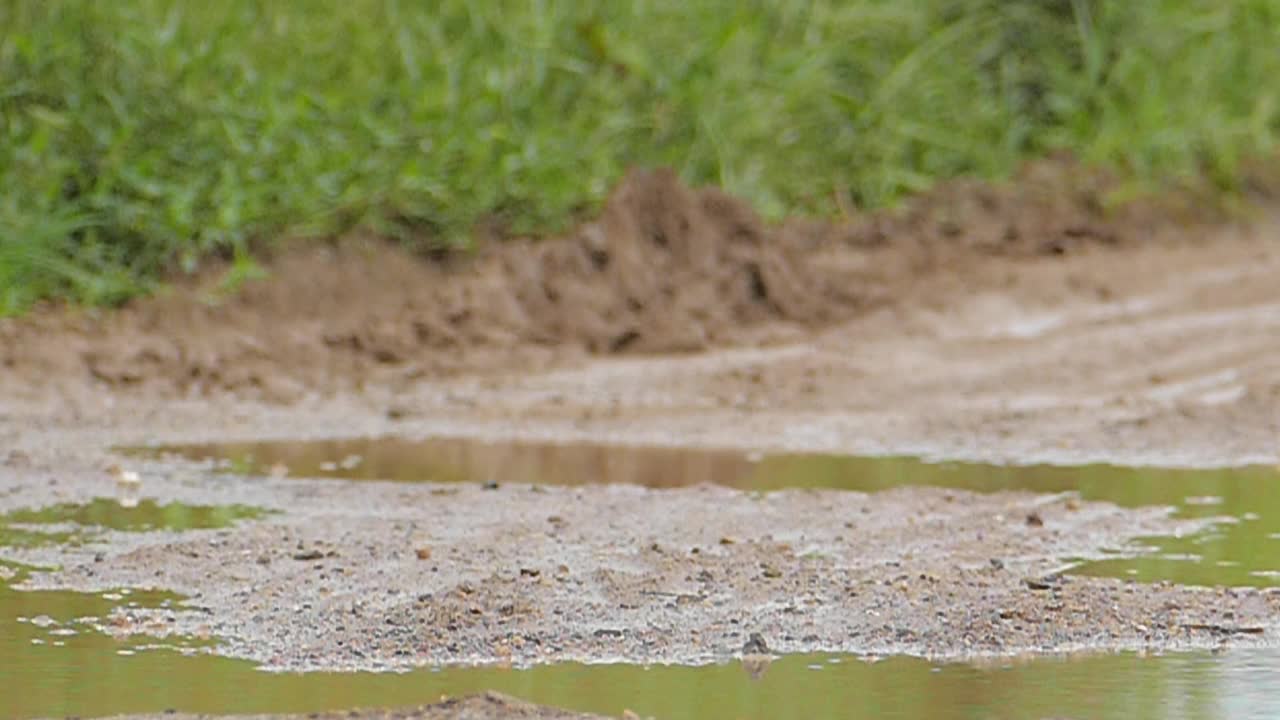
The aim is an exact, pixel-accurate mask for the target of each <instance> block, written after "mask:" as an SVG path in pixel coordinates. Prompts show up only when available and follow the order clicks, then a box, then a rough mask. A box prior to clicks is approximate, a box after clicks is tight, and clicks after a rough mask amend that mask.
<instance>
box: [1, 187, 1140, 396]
mask: <svg viewBox="0 0 1280 720" xmlns="http://www.w3.org/2000/svg"><path fill="white" fill-rule="evenodd" d="M1046 168H1047V170H1046ZM1062 168H1063V166H1062V165H1061V164H1044V165H1042V166H1037V167H1033V168H1032V170H1031V171H1029V172H1028V173H1025V174H1024V176H1023V177H1022V178H1020V181H1019V182H1018V183H1015V184H1012V185H1010V186H1007V187H1005V188H996V187H992V186H989V185H982V184H977V183H968V182H958V183H952V184H948V185H944V186H942V187H940V188H938V189H937V190H936V191H935V192H933V193H930V194H928V195H926V196H922V197H921V198H919V199H917V200H916V201H914V202H912V203H908V204H907V206H906V207H905V208H904V209H903V210H901V211H898V212H893V213H881V214H877V215H870V216H865V217H859V218H855V219H853V220H851V221H848V222H843V223H836V224H829V223H818V222H808V221H800V220H795V221H789V222H785V223H782V224H779V225H769V224H766V223H764V222H763V221H762V220H761V219H760V218H759V217H758V216H757V215H756V214H755V213H754V212H753V211H752V209H751V208H750V207H748V206H747V205H746V204H744V203H743V202H741V201H740V200H737V199H735V198H733V197H730V196H728V195H726V194H725V193H723V192H721V191H719V190H716V189H700V190H693V189H690V188H687V187H685V186H684V185H682V184H681V183H680V182H679V181H678V179H677V178H676V176H675V174H674V173H672V172H670V171H666V170H658V171H635V172H632V173H631V174H629V175H628V176H627V177H626V178H625V179H624V181H623V182H622V183H621V184H620V185H619V187H618V188H617V189H616V190H615V192H614V193H613V194H612V196H611V197H610V198H609V200H608V201H607V202H606V204H605V207H604V209H603V211H602V213H601V215H600V216H599V218H597V219H596V220H594V221H592V222H588V223H585V224H583V225H582V226H580V227H579V228H577V229H576V230H575V231H574V232H573V233H571V234H569V235H568V236H566V237H563V238H559V239H554V240H545V241H533V240H516V241H510V242H502V243H490V244H488V245H487V246H485V247H484V248H482V249H481V251H480V252H478V253H477V254H476V256H474V257H469V258H453V259H449V260H446V261H444V262H432V261H427V260H424V259H422V258H419V257H416V256H413V255H411V254H409V253H407V252H405V251H404V250H402V249H400V248H399V247H396V246H393V245H391V244H389V243H386V242H383V241H380V240H374V239H367V238H366V239H358V238H355V239H345V240H343V241H340V242H332V243H320V242H310V243H295V244H293V245H292V246H290V247H289V248H288V249H286V250H283V251H280V252H278V253H277V254H276V256H275V257H273V258H271V259H269V261H268V263H267V265H268V267H269V268H270V269H271V270H272V276H271V278H270V279H269V280H267V281H260V282H252V283H249V284H248V285H247V286H246V287H244V288H243V289H242V290H241V291H240V292H238V293H236V294H234V295H232V296H230V297H221V298H219V297H217V295H216V293H215V292H214V289H215V288H216V283H214V282H210V281H205V282H195V283H187V284H185V285H179V286H178V287H176V288H174V289H172V290H171V291H169V292H167V293H164V294H161V295H159V296H157V297H153V298H149V299H145V300H140V301H137V302H134V303H132V304H131V305H129V306H128V307H125V308H123V309H121V310H118V311H110V312H71V311H62V310H46V311H42V312H37V313H35V314H34V315H33V316H32V317H29V318H25V319H22V320H11V321H8V322H6V323H4V324H3V325H0V367H3V368H5V373H4V374H5V375H6V376H8V379H10V380H18V381H19V384H30V383H37V384H38V383H39V382H40V381H42V380H51V379H52V380H58V379H71V378H77V379H78V378H83V377H84V376H85V375H86V374H87V375H88V376H90V377H92V378H93V379H94V380H96V381H98V382H102V383H106V384H109V385H112V386H127V385H141V384H146V385H149V386H153V387H162V388H168V389H172V390H177V391H179V392H190V391H197V392H199V391H208V390H227V389H229V390H254V389H256V390H258V391H261V392H262V394H263V395H264V396H265V397H267V398H268V399H276V400H287V399H289V398H290V397H291V396H294V395H296V394H297V393H298V392H300V391H301V389H302V388H304V387H312V388H321V389H323V388H326V387H331V386H333V383H338V384H340V385H350V384H353V383H354V384H356V385H359V384H360V383H362V382H364V381H365V380H381V379H384V378H386V377H388V375H387V373H390V374H391V375H390V376H391V377H402V378H413V377H417V376H420V375H423V374H428V373H432V374H434V373H441V372H448V371H450V370H456V369H464V368H476V367H494V366H507V367H524V366H525V364H526V363H530V362H535V361H536V360H537V359H539V358H543V359H545V358H547V357H551V356H556V355H561V354H563V353H565V352H583V351H585V352H589V353H622V352H643V353H659V352H686V351H696V350H699V349H703V348H706V347H709V346H713V345H718V344H725V343H733V342H738V341H741V340H742V339H743V338H744V337H747V334H748V333H751V332H752V331H753V329H755V330H758V329H759V328H761V327H768V326H773V325H778V324H786V325H789V326H791V327H796V326H800V327H817V326H823V325H827V324H830V323H833V322H837V321H839V320H840V319H841V318H847V317H849V315H850V314H851V313H856V312H859V311H860V310H863V309H865V308H868V307H871V306H873V305H875V304H877V303H881V302H885V301H888V300H892V299H893V298H895V297H897V296H900V295H902V294H904V293H905V292H907V289H908V288H909V287H910V284H911V282H912V280H913V279H914V278H918V277H919V276H920V275H921V274H925V273H929V272H932V271H934V270H935V269H937V268H939V267H946V268H947V269H948V271H949V272H953V273H957V274H963V272H964V271H963V267H964V263H962V262H960V261H961V260H962V259H964V258H974V257H980V256H982V255H984V254H989V253H996V254H1001V255H1014V256H1018V255H1039V254H1059V253H1063V252H1067V251H1069V250H1071V249H1073V248H1074V247H1076V246H1079V245H1080V244H1083V243H1094V242H1100V243H1102V244H1118V243H1121V242H1128V241H1133V240H1136V239H1141V238H1144V237H1146V236H1148V235H1150V234H1151V232H1152V230H1151V226H1150V224H1149V223H1148V222H1147V219H1146V218H1143V217H1142V216H1141V215H1140V214H1135V213H1127V214H1124V215H1122V216H1115V217H1108V216H1107V215H1106V214H1104V213H1103V212H1102V210H1101V204H1100V202H1099V201H1098V197H1099V192H1100V190H1099V189H1098V187H1096V186H1095V185H1090V184H1085V185H1081V184H1080V183H1079V182H1077V180H1076V179H1075V178H1078V177H1080V175H1079V174H1078V173H1074V172H1072V171H1071V170H1070V168H1069V167H1068V168H1067V169H1066V170H1063V169H1062Z"/></svg>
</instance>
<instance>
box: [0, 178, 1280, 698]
mask: <svg viewBox="0 0 1280 720" xmlns="http://www.w3.org/2000/svg"><path fill="white" fill-rule="evenodd" d="M1063 183H1064V181H1063V180H1062V179H1061V178H1060V177H1059V178H1058V179H1056V180H1054V179H1049V180H1045V179H1043V178H1041V179H1036V178H1029V179H1027V180H1026V181H1025V182H1023V183H1021V184H1019V185H1018V186H1016V187H1015V189H1014V190H1007V191H1005V190H1002V191H994V190H990V189H984V188H980V187H966V186H963V185H957V186H952V187H948V188H944V189H943V190H940V191H939V193H937V194H935V195H934V196H932V199H924V200H922V201H921V203H920V204H919V205H916V206H911V207H908V208H906V209H904V210H902V211H900V212H899V213H897V214H894V215H884V216H877V217H869V218H861V219H853V220H851V221H850V222H849V223H847V224H841V225H839V226H838V227H837V226H830V225H821V226H814V225H812V224H809V223H805V222H800V221H792V222H788V223H782V224H779V225H770V224H765V223H761V222H760V221H759V220H758V219H756V218H754V217H753V216H752V215H751V214H750V213H749V212H748V211H747V210H746V209H744V208H741V207H740V206H738V205H736V204H735V202H734V201H732V200H731V199H729V198H725V197H724V196H723V195H722V194H719V193H717V192H715V191H691V190H687V189H683V188H680V187H679V186H678V185H676V184H674V182H673V181H672V180H671V178H670V177H669V176H664V175H662V174H648V175H645V174H641V175H636V176H634V177H633V178H632V179H631V180H630V181H629V182H628V183H627V184H624V186H623V187H622V188H620V189H619V191H618V193H617V194H616V195H615V197H614V199H613V200H612V201H611V203H610V205H609V209H607V210H606V211H605V213H604V215H602V217H601V219H600V220H599V221H597V222H596V223H594V224H588V225H584V226H583V228H580V229H579V230H578V231H577V232H576V233H575V234H573V235H571V236H570V237H567V238H565V239H562V240H560V241H554V242H549V243H543V244H533V243H523V244H522V243H516V244H513V245H510V246H507V247H509V249H502V250H489V249H486V250H483V251H482V252H481V253H480V255H479V256H478V257H476V258H471V259H458V258H455V259H453V260H449V261H447V262H444V263H443V264H442V263H440V262H436V261H431V262H424V261H421V260H419V259H413V258H408V257H407V256H405V255H404V254H403V253H402V252H401V251H399V250H395V249H392V248H388V247H387V246H385V245H383V244H380V243H378V242H376V241H373V242H351V243H347V242H343V243H336V244H334V245H333V246H331V247H323V248H322V247H317V246H309V247H305V248H302V249H294V250H286V251H283V252H282V253H281V254H280V255H278V257H277V258H276V259H275V260H274V261H272V262H271V263H270V267H272V268H273V269H274V271H275V277H274V279H272V280H269V281H266V282H263V283H259V284H251V285H249V286H247V287H246V288H245V291H244V293H243V294H241V295H238V296H234V297H215V296H211V295H210V294H209V290H210V288H211V287H212V286H213V284H214V281H213V279H210V281H209V282H208V283H205V284H204V285H201V284H200V283H199V282H197V283H194V284H192V285H191V286H187V285H185V284H181V283H180V284H179V285H178V286H177V287H176V288H175V289H174V290H173V291H172V292H171V293H169V294H167V295H164V296H162V297H157V298H154V299H152V300H147V301H142V302H139V303H136V304H134V305H132V306H130V307H128V308H125V309H123V310H121V311H118V312H108V313H103V314H96V313H77V312H66V311H62V310H57V309H49V310H46V311H42V312H40V313H37V314H36V315H35V316H34V317H32V318H29V319H25V320H16V321H15V320H9V321H5V322H4V323H3V324H0V368H3V370H2V371H0V391H3V392H0V513H8V512H13V511H21V510H24V509H38V508H46V507H50V506H58V505H63V506H66V504H72V505H79V504H84V503H91V502H93V501H94V500H95V499H99V498H110V497H113V496H114V493H115V481H114V479H113V477H112V475H111V474H110V473H109V472H108V469H109V468H110V467H111V466H113V465H121V464H122V465H124V466H126V467H128V468H129V469H130V470H133V471H136V472H138V473H139V474H140V476H141V478H142V489H141V499H142V501H143V502H150V503H154V504H155V505H156V506H166V505H168V504H170V503H175V502H176V503H184V504H187V505H198V506H233V505H239V506H244V507H251V508H260V509H263V510H267V511H271V512H272V514H268V515H265V516H262V517H258V518H251V519H244V520H240V521H238V522H237V523H236V524H234V525H232V526H230V527H221V528H216V527H208V528H204V529H191V530H172V529H157V530H149V531H146V532H130V531H122V530H110V529H104V530H102V531H101V532H100V533H96V534H94V535H93V536H92V537H91V538H89V539H88V540H87V541H85V542H79V543H78V544H77V543H70V544H57V543H54V544H50V543H44V542H35V541H30V540H31V538H30V537H27V536H23V537H26V541H15V542H11V543H8V544H7V545H6V547H4V548H0V557H3V558H5V559H7V560H10V561H17V562H22V563H25V564H28V565H38V566H44V567H48V568H50V569H49V570H47V571H42V572H37V573H33V574H32V575H30V576H29V577H27V578H25V579H24V580H23V582H22V584H21V587H22V588H28V589H34V588H50V589H52V588H59V589H78V590H86V591H106V590H108V589H110V588H119V587H135V588H156V589H160V590H167V591H174V592H178V593H181V594H182V595H183V596H185V597H186V598H187V600H186V604H187V609H185V610H182V611H177V612H174V613H173V615H172V617H173V622H171V623H170V622H168V620H167V617H168V616H167V615H166V619H165V621H164V623H163V626H164V627H168V628H169V629H168V632H170V633H173V634H174V635H175V637H176V636H186V635H190V634H196V635H197V636H198V635H199V633H201V632H204V633H207V634H208V635H209V636H210V637H216V638H220V639H222V643H221V644H220V645H219V646H218V648H217V652H219V653H225V654H227V655H230V656H233V657H238V658H247V659H251V660H254V661H257V662H260V663H262V664H263V665H264V666H265V667H268V668H275V669H291V670H303V669H330V670H355V669H392V668H409V667H418V666H430V665H435V664H446V665H453V664H464V665H465V664H472V663H481V662H483V663H500V664H501V663H510V664H511V665H512V666H521V665H524V664H531V663H532V664H542V663H548V662H553V661H563V660H582V661H588V662H600V661H606V660H608V661H617V660H625V661H630V662H641V663H643V662H656V663H665V662H680V663H706V662H715V661H718V660H723V659H725V658H733V657H735V656H736V655H738V654H740V652H741V648H742V647H743V644H744V642H746V640H747V639H748V638H749V637H750V636H751V634H752V633H759V634H760V635H761V636H762V637H764V638H766V639H767V641H768V643H769V646H770V647H771V648H772V649H773V650H775V651H777V652H782V653H797V652H814V651H830V652H850V653H856V654H862V655H868V654H872V655H892V654H910V655H918V656H924V657H928V658H935V659H942V658H952V659H960V658H969V659H972V658H981V657H1009V656H1015V655H1022V654H1027V653H1030V654H1035V655H1041V654H1045V653H1064V652H1065V653H1069V652H1074V651H1078V650H1091V651H1098V650H1101V651H1116V650H1137V651H1143V652H1167V651H1173V650H1185V649H1204V650H1216V649H1221V648H1247V647H1262V648H1270V647H1271V646H1272V645H1273V644H1275V638H1276V637H1277V635H1276V628H1275V623H1274V618H1275V617H1277V610H1280V607H1277V606H1278V605H1280V597H1278V596H1277V593H1276V592H1275V591H1274V590H1272V589H1270V588H1269V587H1267V586H1268V585H1270V584H1271V583H1270V582H1269V581H1265V578H1264V579H1262V580H1263V581H1262V582H1259V583H1257V586H1255V587H1250V586H1247V585H1245V586H1235V587H1227V586H1209V587H1192V586H1184V585H1179V584H1175V583H1170V582H1165V581H1159V582H1155V581H1153V582H1137V581H1133V580H1128V581H1126V580H1124V579H1117V578H1099V577H1082V576H1077V575H1071V574H1065V573H1063V572H1062V570H1063V568H1064V566H1066V565H1067V564H1070V563H1073V562H1075V561H1076V560H1079V559H1091V558H1092V559H1103V557H1104V556H1105V555H1106V552H1105V551H1106V550H1107V549H1109V548H1110V549H1115V548H1120V549H1122V550H1125V551H1126V552H1130V551H1131V552H1141V551H1142V548H1141V546H1140V545H1139V544H1135V542H1137V541H1138V539H1139V538H1144V537H1150V536H1178V535H1182V536H1184V537H1185V536H1187V535H1188V534H1192V533H1195V532H1197V531H1198V530H1201V529H1203V528H1204V527H1205V524H1206V523H1207V522H1210V521H1211V520H1212V518H1210V517H1207V516H1205V515H1192V514H1186V513H1182V514H1179V513H1176V512H1174V508H1171V507H1160V506H1147V505H1141V504H1139V505H1136V506H1121V505H1118V504H1116V503H1114V502H1109V501H1105V500H1090V499H1087V498H1074V497H1069V496H1064V495H1061V494H1057V493H1056V491H1055V493H1040V492H1030V491H1026V490H1004V491H998V492H993V493H980V492H972V491H969V490H964V489H956V488H950V489H948V488H928V487H923V488H922V487H913V488H901V489H893V490H888V491H883V492H874V493H865V492H859V491H846V490H831V489H789V490H783V491H780V492H776V493H767V494H761V493H755V492H752V491H743V490H735V489H731V488H726V487H716V486H709V485H697V486H693V487H676V488H669V489H661V490H659V489H650V488H644V487H636V486H631V485H611V486H600V485H583V486H576V487H565V486H555V485H543V486H539V487H538V488H537V489H534V488H531V487H529V486H521V485H516V484H510V483H506V482H504V481H503V479H502V478H497V487H496V488H490V489H486V487H485V484H483V483H481V482H476V483H471V484H461V485H460V484H458V483H434V484H432V483H426V484H417V483H415V484H406V483H384V482H376V481H375V482H362V483H350V482H347V481H342V480H337V479H323V478H320V479H306V478H295V477H287V478H286V477H274V476H272V474H271V473H270V472H266V473H263V475H261V476H256V477H254V478H253V479H250V480H246V479H244V478H242V477H238V476H234V475H230V474H228V473H226V472H224V471H223V470H222V469H219V468H217V467H213V466H212V465H209V464H193V463H191V462H189V461H184V460H177V459H163V460H156V459H150V460H142V459H139V458H136V457H131V456H125V455H122V454H121V453H120V452H118V451H117V450H116V448H120V447H126V446H133V447H136V446H154V445H171V444H183V443H186V444H191V443H205V442H255V441H261V440H272V439H275V440H288V439H336V438H342V437H352V436H386V435H397V436H402V437H405V438H408V439H411V440H412V439H420V438H424V437H477V438H483V439H488V440H494V441H498V440H513V439H514V440H523V441H541V442H559V443H572V442H595V443H619V442H621V443H627V444H642V445H647V446H659V447H701V448H719V449H723V450H736V451H760V452H776V451H791V452H826V453H840V454H860V455H885V454H894V455H919V456H925V457H932V458H962V459H972V460H980V461H988V462H997V463H1014V464H1019V463H1028V462H1054V463H1064V464H1080V463H1087V462H1112V463H1117V464H1129V465H1162V466H1195V467H1210V466H1216V467H1221V466H1238V465H1244V464H1255V465H1275V464H1276V463H1277V461H1278V460H1280V362H1277V360H1276V358H1280V292H1278V291H1277V288H1278V287H1280V285H1277V283H1275V281H1274V280H1275V277H1276V276H1277V273H1278V272H1280V250H1278V249H1277V246H1276V245H1275V243H1274V236H1275V232H1276V228H1277V227H1280V224H1277V223H1276V222H1275V215H1274V214H1273V213H1270V211H1267V210H1266V209H1265V208H1262V209H1260V210H1259V211H1258V213H1257V214H1256V215H1255V216H1254V217H1252V218H1251V219H1249V221H1248V222H1243V223H1234V222H1233V223H1215V222H1213V221H1208V220H1206V219H1205V218H1204V217H1199V216H1193V217H1191V218H1185V217H1179V216H1177V215H1176V214H1174V215H1169V216H1168V217H1169V218H1171V219H1172V220H1171V221H1170V222H1164V221H1159V222H1149V221H1150V219H1151V218H1150V217H1144V216H1142V214H1141V212H1138V211H1133V213H1134V214H1131V215H1124V214H1121V215H1109V214H1108V213H1106V212H1104V211H1103V210H1101V209H1100V207H1099V204H1098V202H1097V197H1098V192H1099V191H1098V190H1096V189H1092V188H1089V187H1083V186H1074V185H1071V184H1070V183H1068V184H1066V185H1064V184H1063ZM1082 187H1083V189H1082ZM1053 188H1058V189H1059V190H1062V192H1054V191H1051V189H1053ZM1091 198H1092V199H1091ZM944 209H945V211H944ZM947 218H950V220H949V222H943V220H944V219H947ZM1184 220H1188V222H1183V221H1184ZM949 223H950V224H949ZM592 228H595V229H592ZM686 230H688V231H689V232H688V235H687V236H686V235H682V234H681V233H683V232H685V231H686ZM593 233H594V234H593ZM593 238H594V239H593ZM698 238H701V240H698ZM606 258H607V260H606ZM522 273H523V274H522ZM619 288H621V289H622V291H620V290H619ZM338 460H341V459H338ZM499 472H500V471H499ZM321 474H323V473H321ZM1032 516H1034V517H1036V518H1037V519H1038V521H1039V522H1029V521H1028V518H1031V517H1032ZM42 531H48V532H70V533H75V532H77V530H76V523H74V522H65V521H64V522H61V523H58V524H55V525H47V526H46V527H44V528H43V529H36V530H32V528H31V526H29V525H19V526H18V527H17V528H10V530H9V532H13V533H15V535H14V537H18V534H20V533H30V532H42ZM1148 549H1149V547H1148ZM1145 579H1148V580H1154V579H1155V578H1154V577H1146V578H1145ZM166 612H167V611H166ZM137 618H138V626H139V628H140V629H148V630H150V629H153V628H154V627H157V626H160V625H159V624H157V623H154V622H151V621H152V620H154V619H155V618H149V617H146V613H145V612H140V614H138V616H137ZM121 630H123V631H124V632H125V634H127V632H128V630H129V627H128V626H126V627H123V628H121ZM475 702H481V701H475Z"/></svg>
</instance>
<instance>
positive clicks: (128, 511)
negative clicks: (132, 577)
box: [0, 498, 265, 545]
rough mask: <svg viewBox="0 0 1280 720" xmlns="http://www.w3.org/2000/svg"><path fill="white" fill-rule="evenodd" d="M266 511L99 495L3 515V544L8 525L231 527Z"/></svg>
mask: <svg viewBox="0 0 1280 720" xmlns="http://www.w3.org/2000/svg"><path fill="white" fill-rule="evenodd" d="M264 514H265V511H263V510H260V509H258V508H251V507H248V506H245V505H184V504H182V503H168V504H165V505H160V504H157V503H156V502H155V501H154V500H143V501H141V502H138V503H137V504H136V505H133V506H128V505H122V504H121V503H119V502H118V501H116V500H112V499H108V498H97V499H94V500H91V501H89V502H87V503H62V504H59V505H51V506H49V507H44V508H40V509H39V510H15V511H13V512H10V513H7V514H5V515H0V545H4V544H6V543H5V542H4V539H3V538H4V535H3V534H2V533H3V532H4V530H3V528H4V526H5V525H14V524H20V525H43V524H55V523H75V524H76V525H83V526H87V527H98V528H106V529H108V530H122V531H125V532H145V531H148V530H206V529H215V528H224V527H230V526H231V525H233V524H234V523H235V522H236V521H237V520H246V519H250V518H255V517H261V516H262V515H264Z"/></svg>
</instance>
